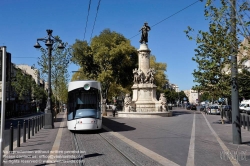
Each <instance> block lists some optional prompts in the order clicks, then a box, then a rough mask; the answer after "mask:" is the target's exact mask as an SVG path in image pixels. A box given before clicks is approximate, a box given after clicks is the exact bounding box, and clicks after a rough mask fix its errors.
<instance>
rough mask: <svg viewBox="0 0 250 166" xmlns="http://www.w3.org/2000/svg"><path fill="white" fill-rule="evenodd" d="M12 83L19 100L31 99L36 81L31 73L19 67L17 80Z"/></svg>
mask: <svg viewBox="0 0 250 166" xmlns="http://www.w3.org/2000/svg"><path fill="white" fill-rule="evenodd" d="M11 85H12V86H13V87H14V89H15V92H16V93H17V95H18V99H19V100H25V99H29V100H30V99H31V97H32V95H31V94H32V93H33V91H34V89H35V85H36V83H35V81H34V80H33V78H32V76H31V75H28V74H26V72H25V71H23V70H21V69H17V72H16V75H15V80H13V81H12V82H11Z"/></svg>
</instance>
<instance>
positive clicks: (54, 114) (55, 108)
mask: <svg viewBox="0 0 250 166" xmlns="http://www.w3.org/2000/svg"><path fill="white" fill-rule="evenodd" d="M53 110H54V112H53V116H54V119H56V113H57V107H56V106H55V107H54V109H53Z"/></svg>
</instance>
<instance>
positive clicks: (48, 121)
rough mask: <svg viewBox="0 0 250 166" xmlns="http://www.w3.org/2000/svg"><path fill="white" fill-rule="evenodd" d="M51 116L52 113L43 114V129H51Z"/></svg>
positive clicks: (52, 125) (52, 126)
mask: <svg viewBox="0 0 250 166" xmlns="http://www.w3.org/2000/svg"><path fill="white" fill-rule="evenodd" d="M53 128H54V124H53V115H52V113H45V114H44V129H53Z"/></svg>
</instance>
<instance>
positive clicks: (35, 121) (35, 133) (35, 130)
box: [35, 117, 37, 134]
mask: <svg viewBox="0 0 250 166" xmlns="http://www.w3.org/2000/svg"><path fill="white" fill-rule="evenodd" d="M36 122H37V118H36V117H35V134H36V133H37V127H36V125H37V123H36Z"/></svg>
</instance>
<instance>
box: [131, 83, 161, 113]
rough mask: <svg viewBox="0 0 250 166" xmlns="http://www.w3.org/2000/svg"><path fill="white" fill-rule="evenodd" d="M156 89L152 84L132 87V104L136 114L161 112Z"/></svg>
mask: <svg viewBox="0 0 250 166" xmlns="http://www.w3.org/2000/svg"><path fill="white" fill-rule="evenodd" d="M156 87H157V86H155V85H154V84H150V83H147V84H134V85H133V86H132V91H133V98H132V103H133V104H134V108H135V109H136V112H159V109H158V107H159V106H160V103H159V101H158V100H157V99H156Z"/></svg>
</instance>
